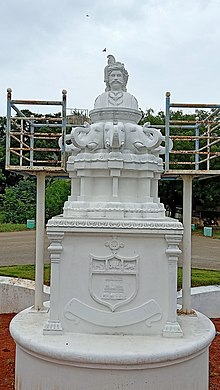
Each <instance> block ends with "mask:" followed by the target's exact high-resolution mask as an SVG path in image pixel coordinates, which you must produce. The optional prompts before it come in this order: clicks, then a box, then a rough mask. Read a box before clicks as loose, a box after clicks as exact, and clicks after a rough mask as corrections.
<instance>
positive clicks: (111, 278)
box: [89, 240, 139, 312]
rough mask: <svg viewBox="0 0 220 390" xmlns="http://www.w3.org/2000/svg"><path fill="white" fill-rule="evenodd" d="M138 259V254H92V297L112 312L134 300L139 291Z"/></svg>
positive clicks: (90, 286)
mask: <svg viewBox="0 0 220 390" xmlns="http://www.w3.org/2000/svg"><path fill="white" fill-rule="evenodd" d="M112 241H114V240H112ZM112 241H111V242H112ZM116 242H117V241H116ZM138 260H139V257H138V256H135V257H131V258H123V257H121V256H119V255H117V254H114V253H113V254H112V255H111V256H108V257H96V256H93V255H91V261H90V277H89V292H90V295H91V297H92V298H93V299H94V300H95V301H96V302H98V303H100V304H101V305H104V306H107V307H108V308H109V309H110V310H111V311H112V312H113V311H115V309H116V308H117V307H119V306H122V305H125V304H126V303H128V302H130V301H132V299H134V297H135V296H136V294H137V291H138Z"/></svg>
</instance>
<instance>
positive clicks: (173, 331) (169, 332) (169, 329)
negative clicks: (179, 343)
mask: <svg viewBox="0 0 220 390" xmlns="http://www.w3.org/2000/svg"><path fill="white" fill-rule="evenodd" d="M163 336H164V337H170V338H172V337H174V338H179V337H183V331H182V329H181V327H180V325H179V324H178V322H167V323H166V324H165V326H164V328H163Z"/></svg>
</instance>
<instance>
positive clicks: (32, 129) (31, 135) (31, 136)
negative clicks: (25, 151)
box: [30, 115, 34, 167]
mask: <svg viewBox="0 0 220 390" xmlns="http://www.w3.org/2000/svg"><path fill="white" fill-rule="evenodd" d="M31 117H34V115H31ZM33 166H34V120H31V121H30V167H33Z"/></svg>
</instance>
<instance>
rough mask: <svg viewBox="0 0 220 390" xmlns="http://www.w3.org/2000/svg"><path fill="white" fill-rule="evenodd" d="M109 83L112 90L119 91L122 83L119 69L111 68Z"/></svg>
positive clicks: (122, 79)
mask: <svg viewBox="0 0 220 390" xmlns="http://www.w3.org/2000/svg"><path fill="white" fill-rule="evenodd" d="M108 81H109V85H110V88H111V90H113V91H121V90H122V85H123V83H124V78H123V74H122V72H121V71H120V70H113V71H112V72H111V73H110V74H109V80H108Z"/></svg>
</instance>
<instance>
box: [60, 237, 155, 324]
mask: <svg viewBox="0 0 220 390" xmlns="http://www.w3.org/2000/svg"><path fill="white" fill-rule="evenodd" d="M105 246H107V247H109V249H110V251H111V254H110V255H108V256H95V255H92V254H90V269H89V280H88V290H89V294H90V296H91V297H92V299H93V300H94V301H96V302H97V303H99V304H100V305H101V306H102V307H103V306H105V308H107V310H106V309H103V308H99V309H97V308H96V307H92V306H89V305H87V304H86V303H84V302H81V301H80V300H79V299H77V298H73V299H71V300H70V301H69V302H68V303H67V304H66V306H65V308H64V316H65V317H66V318H68V319H72V320H73V321H74V322H75V323H78V321H76V319H77V318H78V320H80V319H81V320H85V321H87V322H91V323H93V324H96V325H99V326H104V327H106V326H107V327H109V326H110V327H111V326H114V327H121V326H127V325H132V324H135V323H138V322H142V321H145V323H146V325H148V326H151V322H155V321H159V320H160V319H161V318H162V312H161V309H160V306H159V305H158V303H157V302H156V301H155V300H154V299H150V300H148V301H146V302H143V303H142V304H141V305H139V306H137V307H134V308H131V309H127V310H123V309H121V307H122V306H124V305H126V304H127V303H129V302H131V301H132V300H133V299H134V298H135V297H136V296H137V294H138V289H139V262H140V258H139V255H135V256H133V257H125V256H121V255H119V254H118V251H119V249H120V248H123V247H124V243H122V242H119V240H118V239H117V237H113V238H112V239H111V240H110V241H107V242H106V243H105ZM119 308H120V309H119ZM73 317H74V318H73Z"/></svg>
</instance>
